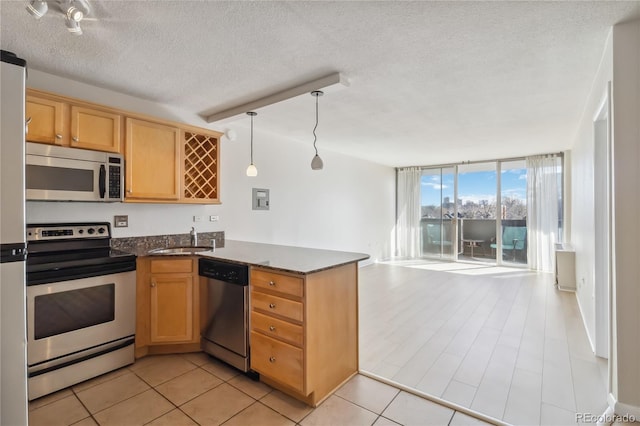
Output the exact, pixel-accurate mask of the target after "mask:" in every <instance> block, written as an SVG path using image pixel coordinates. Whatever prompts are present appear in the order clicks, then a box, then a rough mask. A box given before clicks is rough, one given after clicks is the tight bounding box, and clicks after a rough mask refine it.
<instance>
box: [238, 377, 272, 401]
mask: <svg viewBox="0 0 640 426" xmlns="http://www.w3.org/2000/svg"><path fill="white" fill-rule="evenodd" d="M227 383H229V384H230V385H231V386H233V387H234V388H236V389H239V390H241V391H242V392H244V393H246V394H247V395H249V396H250V397H252V398H255V399H260V398H262V397H263V396H265V395H266V394H268V393H269V392H271V391H272V390H273V388H272V387H271V386H267V385H265V384H264V383H260V382H258V381H255V380H251V379H250V378H248V377H247V376H245V375H243V374H239V375H237V376H236V377H234V378H233V379H231V380H229V381H228V382H227Z"/></svg>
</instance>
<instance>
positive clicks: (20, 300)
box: [0, 50, 28, 426]
mask: <svg viewBox="0 0 640 426" xmlns="http://www.w3.org/2000/svg"><path fill="white" fill-rule="evenodd" d="M1 54H2V68H1V69H0V88H1V90H0V382H1V386H0V425H2V426H14V425H15V426H22V425H27V423H28V420H27V408H28V406H27V404H28V403H27V331H26V322H27V320H26V284H25V257H26V248H25V247H26V244H25V197H24V193H25V189H24V188H25V186H24V158H25V157H24V147H25V141H24V139H25V118H24V112H25V79H26V63H25V61H24V60H23V59H20V58H18V57H16V55H14V54H12V53H10V52H6V51H4V50H2V51H1Z"/></svg>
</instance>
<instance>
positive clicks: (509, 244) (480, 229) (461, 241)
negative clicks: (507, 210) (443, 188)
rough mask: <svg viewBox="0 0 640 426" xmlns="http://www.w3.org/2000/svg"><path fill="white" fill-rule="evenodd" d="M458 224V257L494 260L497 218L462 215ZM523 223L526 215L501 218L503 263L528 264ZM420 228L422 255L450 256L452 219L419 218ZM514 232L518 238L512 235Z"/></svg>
mask: <svg viewBox="0 0 640 426" xmlns="http://www.w3.org/2000/svg"><path fill="white" fill-rule="evenodd" d="M458 226H459V230H460V232H459V235H458V244H457V246H458V259H461V260H473V261H480V262H483V261H484V262H491V263H494V262H495V260H496V252H497V238H496V220H495V219H463V218H461V219H458ZM526 227H527V221H526V220H525V219H503V220H502V232H503V234H502V235H503V239H504V238H506V239H507V240H508V241H507V240H504V241H503V242H502V244H503V250H502V252H503V253H502V259H503V262H504V263H515V264H524V265H526V264H527V241H526V234H527V232H526ZM420 228H421V234H422V254H423V256H426V257H443V258H451V257H453V247H454V245H453V244H452V241H453V240H452V235H453V234H454V232H453V224H452V222H451V219H443V220H440V219H431V218H422V220H421V221H420ZM506 228H511V229H506ZM523 228H524V229H523ZM514 235H516V236H517V237H518V238H517V239H516V238H514ZM522 236H524V237H522ZM522 239H524V241H522Z"/></svg>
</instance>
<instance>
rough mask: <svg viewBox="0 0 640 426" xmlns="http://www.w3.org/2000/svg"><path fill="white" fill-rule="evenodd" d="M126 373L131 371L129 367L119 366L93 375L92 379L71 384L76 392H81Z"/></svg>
mask: <svg viewBox="0 0 640 426" xmlns="http://www.w3.org/2000/svg"><path fill="white" fill-rule="evenodd" d="M128 373H131V370H129V368H127V367H123V368H119V369H117V370H115V371H111V372H109V373H106V374H103V375H101V376H98V377H94V378H93V379H89V380H85V381H84V382H82V383H78V384H77V385H75V386H73V387H72V389H73V391H74V392H76V393H77V392H81V391H83V390H86V389H89V388H91V387H93V386H96V385H99V384H100V383H104V382H108V381H109V380H113V379H115V378H118V377H120V376H124V375H125V374H128Z"/></svg>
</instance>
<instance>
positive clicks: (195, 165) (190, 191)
mask: <svg viewBox="0 0 640 426" xmlns="http://www.w3.org/2000/svg"><path fill="white" fill-rule="evenodd" d="M181 134H182V137H181V139H182V141H183V144H182V158H183V164H182V166H183V182H182V183H183V191H182V197H181V201H182V202H185V203H210V204H214V203H218V202H219V196H218V186H219V185H218V182H219V180H218V170H219V166H218V163H219V160H220V155H219V152H220V150H219V149H218V144H219V136H218V135H217V134H205V133H204V132H198V131H197V130H193V129H188V130H186V129H185V130H183V131H182V133H181Z"/></svg>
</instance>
